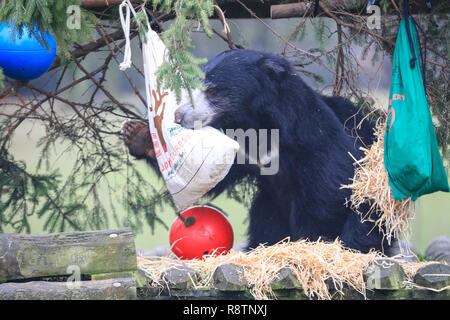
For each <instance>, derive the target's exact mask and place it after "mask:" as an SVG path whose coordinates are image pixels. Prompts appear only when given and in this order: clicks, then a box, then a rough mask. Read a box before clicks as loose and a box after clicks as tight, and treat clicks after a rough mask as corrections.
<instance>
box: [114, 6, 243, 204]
mask: <svg viewBox="0 0 450 320" xmlns="http://www.w3.org/2000/svg"><path fill="white" fill-rule="evenodd" d="M124 7H125V9H126V16H125V18H124V16H123V8H124ZM130 11H131V12H132V13H133V14H134V15H136V12H135V11H134V9H133V7H132V6H131V3H130V2H129V1H128V0H125V1H123V2H122V4H121V6H120V19H121V22H122V27H123V29H124V33H125V38H126V45H125V54H124V61H123V63H122V64H121V65H120V69H121V70H125V69H127V68H129V67H130V66H131V47H130V40H129V28H130ZM147 26H148V32H147V34H146V38H147V39H146V40H147V42H143V45H142V55H143V61H144V74H145V82H146V83H145V84H146V85H145V88H146V95H147V106H148V110H147V111H148V123H149V128H150V133H151V137H152V140H153V146H154V149H155V154H156V158H157V161H158V164H159V169H160V171H161V174H162V176H163V178H164V181H165V183H166V186H167V189H168V190H169V192H170V194H171V195H172V197H173V200H174V202H175V205H176V207H177V209H178V210H180V211H181V210H184V209H186V208H187V207H189V206H191V205H192V204H193V203H194V202H195V201H197V200H198V199H199V198H200V197H201V196H203V195H204V194H205V193H206V192H208V191H209V190H211V189H212V188H213V187H214V186H215V185H216V184H217V183H218V182H220V181H221V180H222V179H223V178H224V177H225V176H226V174H227V173H228V171H229V170H230V167H231V165H232V163H233V161H234V157H235V156H236V152H237V151H238V149H239V144H238V143H237V142H236V141H234V140H233V139H231V138H229V137H227V136H226V135H225V134H223V133H221V132H220V131H218V130H216V129H214V128H212V127H203V128H200V129H196V130H191V129H185V128H183V127H181V126H180V125H178V124H176V123H175V122H174V112H175V110H176V109H177V108H178V104H177V103H176V97H175V93H174V92H172V91H167V90H166V91H163V92H156V90H157V84H156V72H157V70H158V68H159V67H160V66H161V64H162V63H163V61H164V59H165V58H166V50H167V49H166V47H165V45H164V43H163V42H162V40H161V39H160V38H159V36H158V34H157V33H156V32H154V31H153V30H152V29H151V28H150V25H149V23H148V21H147ZM184 96H187V95H186V94H184Z"/></svg>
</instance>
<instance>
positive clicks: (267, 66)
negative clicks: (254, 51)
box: [261, 58, 290, 77]
mask: <svg viewBox="0 0 450 320" xmlns="http://www.w3.org/2000/svg"><path fill="white" fill-rule="evenodd" d="M261 68H263V69H264V70H266V71H267V72H269V74H270V75H271V76H276V77H279V76H282V75H284V74H286V73H288V72H289V71H290V66H289V64H288V63H287V61H285V60H284V59H274V58H266V59H264V60H263V61H262V63H261Z"/></svg>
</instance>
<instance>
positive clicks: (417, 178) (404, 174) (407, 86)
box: [384, 17, 450, 200]
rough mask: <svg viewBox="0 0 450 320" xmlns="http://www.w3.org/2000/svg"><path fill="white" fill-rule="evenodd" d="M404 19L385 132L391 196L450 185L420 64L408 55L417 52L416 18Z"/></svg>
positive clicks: (443, 188)
mask: <svg viewBox="0 0 450 320" xmlns="http://www.w3.org/2000/svg"><path fill="white" fill-rule="evenodd" d="M406 19H408V23H406V20H405V18H404V19H402V20H401V22H400V29H399V32H398V35H397V42H396V44H395V51H394V60H393V71H392V82H391V89H390V93H389V109H388V119H387V125H386V134H385V137H384V164H385V167H386V170H387V173H388V177H389V185H390V186H391V188H392V193H393V195H394V199H395V200H399V199H403V198H406V197H409V196H411V197H412V200H416V199H417V198H418V197H419V196H421V195H424V194H427V193H432V192H436V191H447V192H448V191H450V190H449V185H448V180H447V176H446V174H445V169H444V166H443V164H442V159H441V156H440V154H439V149H438V144H437V139H436V133H435V131H434V126H433V122H432V120H431V113H430V110H429V107H428V102H427V98H426V94H425V88H424V86H423V81H422V74H421V69H420V64H419V61H417V62H416V63H414V61H411V59H413V60H415V57H419V55H420V51H419V40H418V38H417V32H416V28H415V25H414V23H415V21H413V19H412V18H410V17H407V18H406ZM408 27H409V30H410V38H408V33H407V28H408ZM410 44H412V46H410ZM412 49H413V50H414V53H415V54H414V55H413V54H412ZM412 66H413V67H412Z"/></svg>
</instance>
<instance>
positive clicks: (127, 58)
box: [119, 0, 136, 71]
mask: <svg viewBox="0 0 450 320" xmlns="http://www.w3.org/2000/svg"><path fill="white" fill-rule="evenodd" d="M124 7H125V9H126V13H125V17H124V16H123V8H124ZM130 11H131V12H132V13H133V16H136V11H134V8H133V5H132V4H131V2H130V1H129V0H124V1H123V2H122V3H121V4H120V7H119V14H120V23H121V24H122V29H123V33H124V35H125V50H124V54H123V62H122V63H121V64H120V66H119V68H120V70H122V71H124V70H126V69H128V68H130V67H131V44H130Z"/></svg>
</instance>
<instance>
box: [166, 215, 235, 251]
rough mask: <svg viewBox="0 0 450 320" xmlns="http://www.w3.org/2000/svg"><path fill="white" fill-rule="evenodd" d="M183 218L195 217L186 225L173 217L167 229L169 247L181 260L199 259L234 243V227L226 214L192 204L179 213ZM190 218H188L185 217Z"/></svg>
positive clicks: (228, 248) (228, 247)
mask: <svg viewBox="0 0 450 320" xmlns="http://www.w3.org/2000/svg"><path fill="white" fill-rule="evenodd" d="M181 216H182V217H183V218H184V219H188V218H194V219H195V221H194V223H193V224H192V225H189V226H186V225H185V223H184V222H183V221H182V220H181V219H180V218H178V217H177V218H176V219H175V221H174V222H173V224H172V227H171V228H170V235H169V240H170V246H171V248H172V252H173V253H174V254H176V255H177V257H179V258H180V259H201V258H202V257H203V256H204V255H210V254H214V255H219V254H221V253H226V252H228V251H229V250H230V249H231V247H232V246H233V229H232V228H231V224H230V222H229V221H228V219H227V218H226V217H225V215H224V214H223V213H222V212H221V211H219V210H217V209H216V208H213V207H210V206H194V207H191V208H189V209H186V210H185V211H183V212H181ZM188 221H189V220H188Z"/></svg>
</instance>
